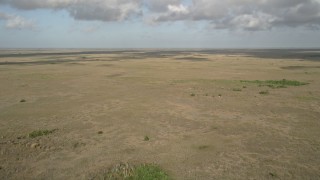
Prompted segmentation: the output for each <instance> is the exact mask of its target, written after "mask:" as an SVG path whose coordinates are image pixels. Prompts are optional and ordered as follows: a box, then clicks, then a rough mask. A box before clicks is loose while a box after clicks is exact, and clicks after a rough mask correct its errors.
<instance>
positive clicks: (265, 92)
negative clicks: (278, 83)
mask: <svg viewBox="0 0 320 180" xmlns="http://www.w3.org/2000/svg"><path fill="white" fill-rule="evenodd" d="M259 94H263V95H267V94H269V91H268V90H266V91H260V92H259Z"/></svg>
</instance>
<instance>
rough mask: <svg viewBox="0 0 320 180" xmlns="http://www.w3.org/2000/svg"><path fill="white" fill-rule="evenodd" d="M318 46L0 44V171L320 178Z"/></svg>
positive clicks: (58, 175) (38, 175) (45, 175)
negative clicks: (124, 170) (130, 168)
mask: <svg viewBox="0 0 320 180" xmlns="http://www.w3.org/2000/svg"><path fill="white" fill-rule="evenodd" d="M319 137H320V51H318V50H113V51H111V50H110V51H106V50H0V179H103V178H105V177H104V175H105V174H106V173H107V172H108V170H109V169H110V168H112V167H114V166H115V165H117V164H119V163H129V164H133V165H138V164H144V163H147V164H148V163H152V164H156V165H157V166H159V167H161V168H162V169H163V171H165V172H166V173H167V174H168V175H169V176H170V177H171V178H172V179H320V138H319Z"/></svg>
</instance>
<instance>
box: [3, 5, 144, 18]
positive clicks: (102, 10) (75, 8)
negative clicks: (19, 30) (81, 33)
mask: <svg viewBox="0 0 320 180" xmlns="http://www.w3.org/2000/svg"><path fill="white" fill-rule="evenodd" d="M0 3H3V4H7V5H10V6H12V7H15V8H18V9H23V10H32V9H54V10H66V11H67V12H69V14H70V15H71V16H72V17H73V18H75V19H77V20H98V21H122V20H126V19H128V18H129V17H131V16H134V15H141V12H142V11H141V1H140V0H91V1H88V0H1V1H0Z"/></svg>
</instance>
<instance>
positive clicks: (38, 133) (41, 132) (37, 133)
mask: <svg viewBox="0 0 320 180" xmlns="http://www.w3.org/2000/svg"><path fill="white" fill-rule="evenodd" d="M56 130H57V129H52V130H37V131H33V132H31V133H29V137H30V138H36V137H39V136H46V135H48V134H51V133H53V132H55V131H56Z"/></svg>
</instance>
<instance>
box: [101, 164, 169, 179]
mask: <svg viewBox="0 0 320 180" xmlns="http://www.w3.org/2000/svg"><path fill="white" fill-rule="evenodd" d="M105 179H113V180H116V179H124V180H168V179H169V176H168V174H167V173H165V172H164V171H163V170H162V169H161V168H160V167H159V166H157V165H154V164H143V165H138V166H131V165H129V164H128V163H120V164H118V165H116V166H115V167H114V168H112V169H110V170H109V172H107V173H106V175H105Z"/></svg>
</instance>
